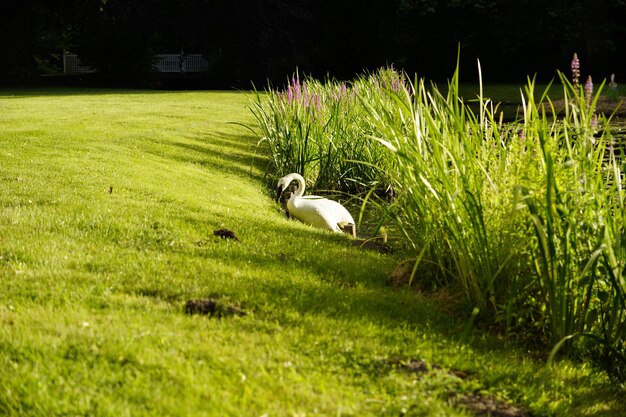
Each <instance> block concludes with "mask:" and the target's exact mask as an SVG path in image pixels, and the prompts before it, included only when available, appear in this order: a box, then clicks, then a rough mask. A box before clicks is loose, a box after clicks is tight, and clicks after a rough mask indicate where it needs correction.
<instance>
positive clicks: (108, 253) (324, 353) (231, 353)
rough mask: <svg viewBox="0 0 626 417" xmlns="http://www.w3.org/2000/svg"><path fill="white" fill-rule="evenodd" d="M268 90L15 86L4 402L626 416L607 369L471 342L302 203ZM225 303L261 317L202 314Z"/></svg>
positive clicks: (108, 410) (2, 335)
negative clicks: (263, 115)
mask: <svg viewBox="0 0 626 417" xmlns="http://www.w3.org/2000/svg"><path fill="white" fill-rule="evenodd" d="M249 99H250V96H249V95H246V94H244V93H235V92H146V91H115V90H113V91H108V90H76V89H69V90H66V89H51V90H14V91H12V90H0V143H1V145H2V146H1V147H0V415H8V416H55V415H56V416H66V415H71V416H74V415H85V416H87V415H89V416H91V415H93V416H142V415H145V416H156V415H168V416H169V415H171V416H225V415H229V416H262V415H266V416H304V415H306V416H315V415H319V416H370V415H371V416H379V415H391V416H398V415H426V416H428V415H442V416H444V415H445V416H455V415H471V413H469V411H467V410H464V409H463V407H460V406H459V405H458V403H460V402H462V401H460V398H462V397H463V396H464V395H469V394H478V395H480V396H482V397H483V398H497V399H499V400H500V401H506V402H510V403H512V404H516V405H518V406H520V407H522V408H524V409H526V410H528V411H530V412H532V413H533V415H562V416H570V415H580V416H619V415H622V414H621V413H623V410H624V408H623V407H624V401H623V398H624V387H616V386H614V385H612V384H611V383H610V381H608V380H607V379H606V377H605V376H604V375H603V374H602V373H599V372H595V371H594V370H593V369H590V368H589V367H588V366H587V365H582V364H579V363H573V362H569V361H562V362H559V363H557V364H556V365H555V367H554V368H553V369H550V370H549V369H546V368H545V356H543V355H542V352H534V351H527V350H526V349H524V348H522V347H521V346H515V345H512V344H511V343H510V342H505V341H503V340H502V339H500V338H498V337H497V336H493V335H489V334H488V333H480V332H473V333H470V334H469V335H468V336H467V337H461V334H462V333H463V329H464V324H465V319H466V318H467V317H466V316H465V315H464V313H463V312H460V313H459V312H457V311H455V310H454V309H453V308H450V306H449V304H450V303H451V300H449V298H446V296H445V294H439V295H436V296H432V295H431V296H424V295H421V294H418V293H415V292H412V291H409V290H397V289H393V288H392V287H391V286H390V285H389V284H388V278H387V277H388V275H389V273H390V272H391V271H392V270H393V268H394V265H395V264H396V263H397V262H398V261H399V260H400V258H399V257H394V256H390V255H381V254H378V253H376V252H372V251H366V250H362V249H358V248H356V247H354V246H353V245H352V244H351V243H350V241H349V238H347V237H345V236H337V235H334V234H331V233H327V232H325V231H320V230H315V229H312V228H310V227H307V226H304V225H302V224H299V223H297V222H296V221H291V220H288V219H286V218H285V216H284V214H283V213H282V212H281V211H280V209H279V207H278V205H277V204H276V203H275V202H274V201H273V199H272V197H271V195H270V194H269V191H268V190H267V189H266V188H265V186H264V184H266V181H265V179H264V178H263V172H264V167H265V164H266V160H265V159H264V157H263V155H262V152H261V151H260V150H258V149H257V147H256V139H255V138H254V137H253V136H251V135H250V133H249V132H248V131H247V130H246V129H244V128H243V127H241V126H240V125H238V124H237V123H244V124H247V123H249V124H252V122H253V120H252V115H251V113H250V112H249V111H248V110H247V108H246V105H247V104H248V100H249ZM220 228H227V229H229V230H231V231H233V232H234V233H235V234H236V235H237V237H238V238H239V241H235V240H231V239H221V238H219V237H215V236H214V235H213V231H214V230H217V229H220ZM209 298H211V299H213V300H215V301H216V302H217V303H218V304H219V305H220V306H221V307H222V308H223V309H225V310H228V308H229V307H230V308H231V310H233V311H235V312H243V313H245V314H243V315H240V314H232V315H225V316H224V317H221V318H218V317H210V316H204V315H190V314H186V312H185V304H186V302H187V301H188V300H197V299H209ZM451 311H454V313H452V312H451ZM227 312H228V311H227ZM419 360H423V361H425V363H426V364H427V365H429V366H430V367H432V368H433V369H431V370H430V371H428V372H412V371H408V370H407V369H405V368H406V367H405V366H403V364H406V363H411V361H413V363H414V362H415V361H419ZM459 371H460V372H459ZM458 375H461V376H462V377H461V378H459V377H458Z"/></svg>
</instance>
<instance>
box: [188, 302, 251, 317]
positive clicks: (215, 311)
mask: <svg viewBox="0 0 626 417" xmlns="http://www.w3.org/2000/svg"><path fill="white" fill-rule="evenodd" d="M185 313H186V314H200V315H205V316H206V315H208V316H210V317H216V318H221V317H228V316H245V315H246V312H245V311H243V310H242V309H241V308H240V307H238V306H232V305H228V306H227V305H224V304H222V303H220V302H219V301H217V300H215V299H213V298H208V299H203V300H189V301H187V303H186V304H185Z"/></svg>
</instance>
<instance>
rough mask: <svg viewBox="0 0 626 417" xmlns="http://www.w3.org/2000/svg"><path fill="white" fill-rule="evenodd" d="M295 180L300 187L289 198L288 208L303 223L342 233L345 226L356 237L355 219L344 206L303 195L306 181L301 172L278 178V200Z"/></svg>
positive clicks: (317, 197) (325, 199)
mask: <svg viewBox="0 0 626 417" xmlns="http://www.w3.org/2000/svg"><path fill="white" fill-rule="evenodd" d="M294 180H295V181H297V182H298V189H297V190H296V191H295V192H294V193H292V194H291V197H289V200H287V210H289V213H290V214H291V215H292V216H293V217H295V218H296V219H298V220H300V221H301V222H303V223H306V224H310V225H312V226H315V227H319V228H322V229H327V230H332V231H333V232H338V233H341V232H343V230H342V228H345V229H348V230H350V232H351V233H352V237H356V225H355V223H354V219H352V216H351V215H350V213H349V212H348V210H346V208H345V207H344V206H342V205H341V204H339V203H338V202H336V201H333V200H329V199H327V198H324V197H319V196H316V195H308V196H306V197H303V194H304V188H305V183H304V178H302V175H300V174H296V173H293V174H289V175H286V176H284V177H282V178H281V179H279V180H278V197H277V200H278V198H280V195H281V194H282V193H283V191H284V190H286V189H287V188H288V187H289V184H291V182H292V181H294Z"/></svg>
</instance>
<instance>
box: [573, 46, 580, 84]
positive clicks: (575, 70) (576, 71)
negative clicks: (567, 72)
mask: <svg viewBox="0 0 626 417" xmlns="http://www.w3.org/2000/svg"><path fill="white" fill-rule="evenodd" d="M579 78H580V61H579V60H578V55H577V54H576V53H575V52H574V57H573V58H572V84H573V85H574V87H575V88H578V85H579V84H578V79H579Z"/></svg>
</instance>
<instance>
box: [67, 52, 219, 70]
mask: <svg viewBox="0 0 626 417" xmlns="http://www.w3.org/2000/svg"><path fill="white" fill-rule="evenodd" d="M152 68H153V69H154V71H155V72H163V73H169V74H172V73H186V72H203V71H207V70H208V69H209V61H207V60H206V59H205V58H204V57H203V56H202V55H200V54H190V55H185V54H159V55H157V56H156V57H155V63H154V64H153V65H152ZM95 71H96V70H95V68H93V67H90V66H87V65H84V64H83V63H81V62H80V59H79V58H78V55H76V54H71V53H69V52H65V53H64V54H63V73H64V74H88V73H91V72H95Z"/></svg>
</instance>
